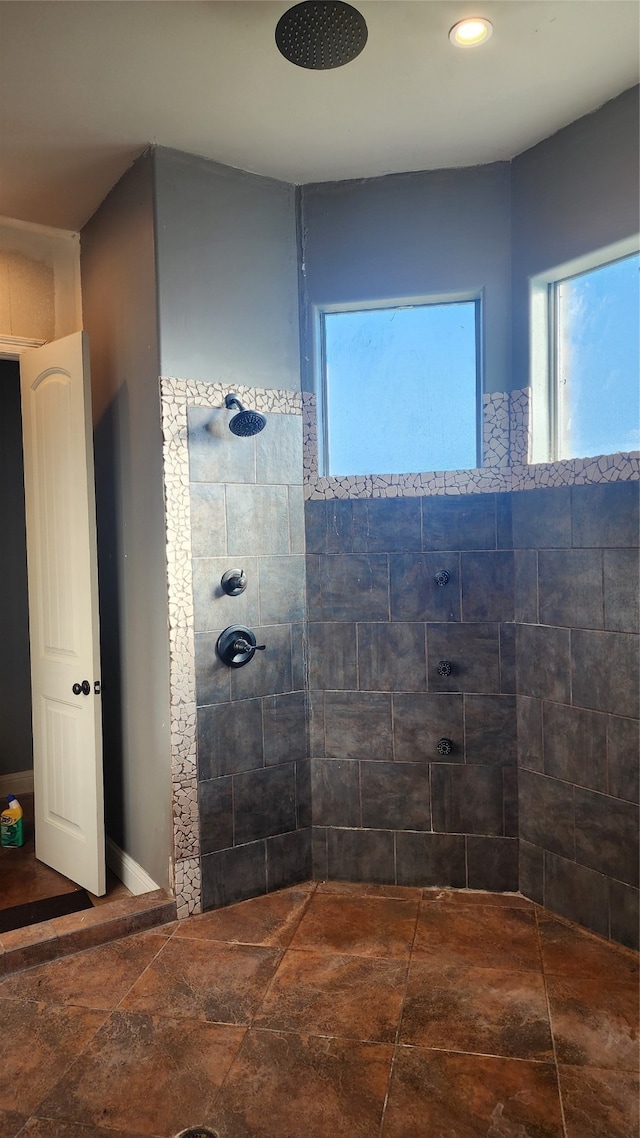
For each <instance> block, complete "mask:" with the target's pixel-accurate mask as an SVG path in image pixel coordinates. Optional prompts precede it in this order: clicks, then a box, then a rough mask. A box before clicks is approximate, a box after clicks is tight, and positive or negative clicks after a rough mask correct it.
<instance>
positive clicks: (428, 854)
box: [396, 831, 467, 889]
mask: <svg viewBox="0 0 640 1138" xmlns="http://www.w3.org/2000/svg"><path fill="white" fill-rule="evenodd" d="M396 881H397V884H398V885H421V886H422V887H423V888H425V889H428V888H430V887H434V886H440V887H441V888H443V889H445V888H446V889H464V888H465V886H466V884H467V876H466V857H465V839H464V837H463V835H462V834H424V833H423V834H414V833H410V832H408V831H405V832H402V831H401V832H399V833H397V834H396Z"/></svg>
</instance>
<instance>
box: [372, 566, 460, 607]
mask: <svg viewBox="0 0 640 1138" xmlns="http://www.w3.org/2000/svg"><path fill="white" fill-rule="evenodd" d="M441 572H445V573H447V574H448V577H449V580H448V581H447V583H446V584H445V585H439V584H438V582H437V581H436V574H438V573H441ZM389 581H390V588H391V619H392V620H442V621H452V620H460V557H459V555H458V554H457V553H393V554H391V555H390V557H389Z"/></svg>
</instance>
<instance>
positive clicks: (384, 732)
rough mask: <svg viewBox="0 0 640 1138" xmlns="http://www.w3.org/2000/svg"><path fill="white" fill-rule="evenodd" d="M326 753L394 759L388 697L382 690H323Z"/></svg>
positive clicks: (345, 757)
mask: <svg viewBox="0 0 640 1138" xmlns="http://www.w3.org/2000/svg"><path fill="white" fill-rule="evenodd" d="M324 714H325V747H326V754H327V755H329V756H331V757H333V758H336V759H379V760H381V761H383V760H390V759H392V758H393V745H392V734H391V696H390V695H387V694H386V693H384V692H326V694H325V701H324Z"/></svg>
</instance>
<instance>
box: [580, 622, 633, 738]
mask: <svg viewBox="0 0 640 1138" xmlns="http://www.w3.org/2000/svg"><path fill="white" fill-rule="evenodd" d="M639 648H640V640H639V638H638V637H637V636H633V635H632V634H631V633H625V632H591V631H587V630H584V629H573V630H572V632H571V683H572V697H573V698H572V702H573V703H574V704H576V705H577V706H578V707H590V708H594V709H595V710H596V711H609V712H611V713H612V714H613V715H622V716H627V717H629V718H632V719H637V718H638V714H639V712H640V667H639V664H640V654H639Z"/></svg>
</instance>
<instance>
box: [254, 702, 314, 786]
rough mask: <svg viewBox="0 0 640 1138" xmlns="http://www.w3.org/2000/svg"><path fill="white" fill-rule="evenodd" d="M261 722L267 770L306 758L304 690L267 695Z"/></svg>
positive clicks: (263, 703) (263, 704)
mask: <svg viewBox="0 0 640 1138" xmlns="http://www.w3.org/2000/svg"><path fill="white" fill-rule="evenodd" d="M262 721H263V733H264V765H265V766H266V767H274V766H278V765H279V764H281V763H287V762H299V761H301V760H303V759H306V758H307V755H308V742H307V708H306V699H305V693H304V692H303V691H296V692H288V693H287V694H286V695H267V696H265V697H264V698H263V700H262Z"/></svg>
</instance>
